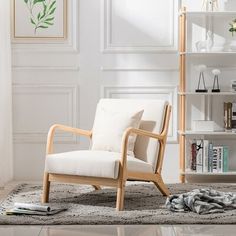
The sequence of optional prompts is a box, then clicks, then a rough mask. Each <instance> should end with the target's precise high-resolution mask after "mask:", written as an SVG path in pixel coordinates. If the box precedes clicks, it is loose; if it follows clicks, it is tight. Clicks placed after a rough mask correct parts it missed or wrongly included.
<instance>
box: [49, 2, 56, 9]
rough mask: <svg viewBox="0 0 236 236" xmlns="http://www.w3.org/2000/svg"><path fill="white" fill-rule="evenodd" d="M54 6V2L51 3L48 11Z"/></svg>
mask: <svg viewBox="0 0 236 236" xmlns="http://www.w3.org/2000/svg"><path fill="white" fill-rule="evenodd" d="M55 4H56V1H53V2H52V4H51V5H50V7H49V10H51V9H52V8H53V7H54V5H55Z"/></svg>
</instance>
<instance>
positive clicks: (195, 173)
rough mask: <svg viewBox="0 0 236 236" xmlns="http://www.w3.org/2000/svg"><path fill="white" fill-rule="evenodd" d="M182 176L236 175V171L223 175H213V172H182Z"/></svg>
mask: <svg viewBox="0 0 236 236" xmlns="http://www.w3.org/2000/svg"><path fill="white" fill-rule="evenodd" d="M181 174H182V175H208V176H214V175H221V176H222V175H223V176H224V175H227V176H229V175H236V171H229V172H223V173H212V172H210V173H209V172H205V173H204V172H202V173H197V172H181Z"/></svg>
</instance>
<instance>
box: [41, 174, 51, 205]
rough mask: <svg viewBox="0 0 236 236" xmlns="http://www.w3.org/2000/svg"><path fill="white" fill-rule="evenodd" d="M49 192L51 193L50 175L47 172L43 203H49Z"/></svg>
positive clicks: (44, 181)
mask: <svg viewBox="0 0 236 236" xmlns="http://www.w3.org/2000/svg"><path fill="white" fill-rule="evenodd" d="M49 191H50V181H49V174H48V173H46V172H45V173H44V179H43V196H42V203H47V202H48V201H49Z"/></svg>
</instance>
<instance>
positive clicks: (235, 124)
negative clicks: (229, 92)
mask: <svg viewBox="0 0 236 236" xmlns="http://www.w3.org/2000/svg"><path fill="white" fill-rule="evenodd" d="M232 129H233V130H236V102H233V103H232Z"/></svg>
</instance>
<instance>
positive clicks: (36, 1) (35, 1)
mask: <svg viewBox="0 0 236 236" xmlns="http://www.w3.org/2000/svg"><path fill="white" fill-rule="evenodd" d="M38 2H45V0H34V2H33V4H34V5H35V4H36V3H38Z"/></svg>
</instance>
